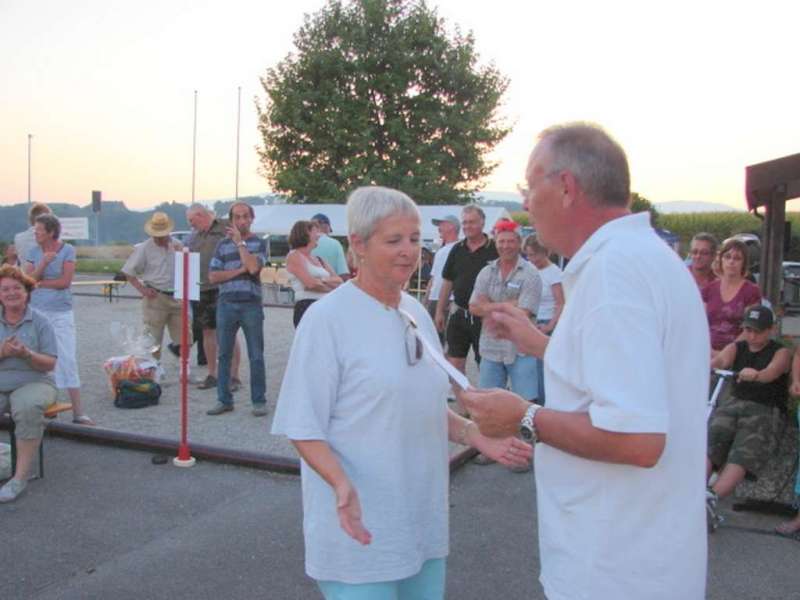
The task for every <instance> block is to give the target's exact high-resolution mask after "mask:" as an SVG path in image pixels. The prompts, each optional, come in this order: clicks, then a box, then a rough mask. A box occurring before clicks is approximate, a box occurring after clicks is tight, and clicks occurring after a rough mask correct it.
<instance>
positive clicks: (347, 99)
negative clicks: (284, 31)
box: [257, 0, 509, 204]
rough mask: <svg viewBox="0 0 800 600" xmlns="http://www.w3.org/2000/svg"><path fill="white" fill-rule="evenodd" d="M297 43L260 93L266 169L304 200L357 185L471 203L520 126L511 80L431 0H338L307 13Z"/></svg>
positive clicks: (327, 197) (335, 197)
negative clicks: (494, 153) (511, 112)
mask: <svg viewBox="0 0 800 600" xmlns="http://www.w3.org/2000/svg"><path fill="white" fill-rule="evenodd" d="M294 44H295V47H296V51H295V52H293V53H291V54H289V55H288V56H287V57H286V58H285V59H284V60H282V61H281V62H280V63H278V65H277V66H275V67H273V68H271V69H269V70H268V71H267V73H266V76H265V77H263V78H262V79H261V84H262V86H263V88H264V91H265V92H266V96H265V97H264V99H263V100H262V101H260V102H257V108H258V113H259V130H260V131H261V134H262V136H263V146H262V147H261V148H259V154H260V157H261V163H262V165H263V171H264V174H265V175H266V177H267V179H268V180H269V182H270V184H271V185H272V187H273V189H275V190H276V191H279V192H282V193H285V194H287V195H289V196H290V197H292V198H293V199H294V200H295V201H299V202H325V201H341V200H343V199H344V197H345V196H346V194H347V193H348V192H349V191H350V190H352V189H353V188H354V187H356V186H358V185H365V184H376V185H385V186H390V187H394V188H397V189H400V190H403V191H404V192H406V193H408V194H409V195H411V196H412V197H413V198H414V199H415V200H417V201H418V202H421V203H426V204H440V203H452V202H457V201H460V200H464V199H466V198H467V197H469V196H470V195H471V193H472V192H474V191H475V190H476V189H478V187H479V186H480V185H481V183H482V180H483V179H484V178H485V177H486V176H487V175H489V174H490V173H491V171H492V170H493V169H494V167H495V166H496V164H494V163H492V162H491V161H489V160H488V156H487V155H488V153H489V152H490V151H491V150H492V148H494V146H495V145H497V143H498V142H500V140H502V139H503V137H505V135H506V134H507V133H508V131H509V129H508V127H507V126H506V124H505V123H504V122H503V121H502V119H501V118H500V117H499V116H498V114H497V111H498V106H499V103H500V100H501V98H502V96H503V93H504V92H505V90H506V88H507V86H508V80H507V79H506V78H505V77H504V76H502V75H501V74H500V73H499V72H498V70H497V69H496V68H495V67H494V66H493V65H484V66H480V65H478V56H477V53H476V51H475V44H474V39H473V36H472V34H471V33H470V34H466V35H463V34H461V33H460V32H459V31H458V30H457V29H456V31H455V32H454V33H450V32H448V31H447V30H446V24H445V23H444V21H443V19H441V18H440V17H438V15H437V13H436V11H435V10H432V9H430V8H428V6H427V5H426V4H425V3H424V2H423V1H419V2H418V1H411V0H351V1H349V2H341V1H337V0H331V1H329V2H328V4H327V5H326V6H325V7H324V8H323V9H321V10H320V11H319V12H317V13H315V14H313V15H306V17H305V21H304V24H303V26H302V27H301V28H300V30H299V31H297V32H296V33H295V36H294Z"/></svg>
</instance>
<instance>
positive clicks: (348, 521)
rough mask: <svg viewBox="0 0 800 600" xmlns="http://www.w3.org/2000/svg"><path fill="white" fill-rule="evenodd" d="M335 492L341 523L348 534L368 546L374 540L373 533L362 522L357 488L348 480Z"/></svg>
mask: <svg viewBox="0 0 800 600" xmlns="http://www.w3.org/2000/svg"><path fill="white" fill-rule="evenodd" d="M334 493H335V494H336V512H337V513H338V515H339V525H340V526H341V528H342V529H343V530H344V532H345V533H346V534H347V535H349V536H350V537H351V538H353V539H354V540H355V541H357V542H358V543H359V544H363V545H365V546H366V545H367V544H369V543H370V542H371V541H372V534H371V533H370V532H369V531H367V529H366V528H365V527H364V524H363V523H362V522H361V503H360V502H359V501H358V494H357V493H356V489H355V488H354V487H353V486H352V484H351V483H350V481H348V480H346V481H345V482H344V483H342V484H341V485H339V486H337V487H336V488H335V489H334Z"/></svg>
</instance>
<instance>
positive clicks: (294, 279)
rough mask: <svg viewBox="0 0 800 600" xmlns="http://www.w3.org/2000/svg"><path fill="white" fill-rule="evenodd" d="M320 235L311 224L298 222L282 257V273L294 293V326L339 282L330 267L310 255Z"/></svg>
mask: <svg viewBox="0 0 800 600" xmlns="http://www.w3.org/2000/svg"><path fill="white" fill-rule="evenodd" d="M320 235H321V233H320V230H319V227H317V225H316V223H314V221H298V222H297V223H295V224H294V225H292V230H291V231H290V232H289V248H291V251H290V252H289V254H288V256H287V257H286V270H287V271H288V272H289V285H291V286H292V289H293V290H294V299H295V301H294V317H293V322H294V326H295V327H297V326H298V325H299V324H300V319H302V318H303V314H304V313H305V312H306V311H307V310H308V307H309V306H311V304H312V303H313V302H315V301H316V300H319V299H320V298H322V297H323V296H324V295H325V294H327V293H328V292H330V291H333V290H335V289H336V288H337V287H339V285H341V283H342V278H341V277H339V276H338V275H337V274H336V273H334V272H333V269H332V268H331V266H330V265H329V264H328V263H327V262H325V261H324V260H323V259H322V258H320V257H318V256H314V255H313V254H311V252H312V251H313V250H314V248H316V247H317V240H319V236H320Z"/></svg>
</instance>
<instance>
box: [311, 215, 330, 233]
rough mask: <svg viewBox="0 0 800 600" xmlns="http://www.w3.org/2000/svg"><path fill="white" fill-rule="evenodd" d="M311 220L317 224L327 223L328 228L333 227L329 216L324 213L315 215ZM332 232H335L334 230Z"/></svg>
mask: <svg viewBox="0 0 800 600" xmlns="http://www.w3.org/2000/svg"><path fill="white" fill-rule="evenodd" d="M311 220H312V221H316V222H317V223H325V225H327V226H328V227H330V226H331V220H330V219H329V218H328V215H325V214H323V213H317V214H315V215H314V216H313V217H311ZM331 231H333V229H332V228H331Z"/></svg>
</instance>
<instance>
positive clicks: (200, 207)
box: [186, 202, 214, 215]
mask: <svg viewBox="0 0 800 600" xmlns="http://www.w3.org/2000/svg"><path fill="white" fill-rule="evenodd" d="M193 212H203V213H206V214H208V215H213V214H214V211H213V210H211V209H210V208H208V207H207V206H206V205H204V204H200V203H199V202H193V203H192V204H190V205H189V208H187V209H186V214H187V215H188V214H189V213H193Z"/></svg>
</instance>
